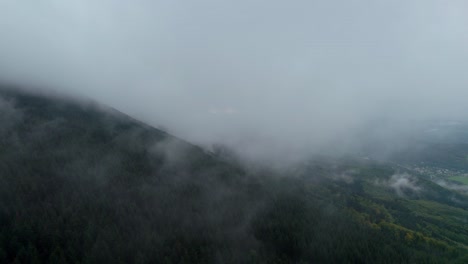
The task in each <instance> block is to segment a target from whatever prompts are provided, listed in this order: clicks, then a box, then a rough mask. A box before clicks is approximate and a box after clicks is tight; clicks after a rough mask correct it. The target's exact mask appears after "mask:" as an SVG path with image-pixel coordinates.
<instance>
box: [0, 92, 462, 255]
mask: <svg viewBox="0 0 468 264" xmlns="http://www.w3.org/2000/svg"><path fill="white" fill-rule="evenodd" d="M0 94H1V97H2V99H1V101H0V102H1V104H0V110H1V113H0V115H1V116H2V117H5V118H2V122H3V121H4V120H5V121H6V123H5V124H9V125H8V126H6V125H5V126H2V129H4V131H2V134H3V136H2V138H1V140H0V146H1V148H0V161H1V162H0V181H1V184H0V197H1V199H0V223H1V224H0V261H1V262H4V263H110V262H112V263H155V262H157V263H300V262H304V263H330V262H332V263H347V262H349V263H355V262H361V263H362V262H364V263H395V262H398V263H414V262H428V263H429V262H434V263H440V262H447V261H448V260H450V261H460V263H463V260H466V256H467V255H466V250H465V249H464V248H463V247H460V244H459V243H466V241H467V237H468V234H466V232H465V231H463V229H459V228H462V227H463V226H464V222H463V219H465V220H466V218H467V214H466V209H467V208H466V205H467V204H468V203H467V202H468V199H467V197H466V196H462V195H461V194H457V193H455V192H450V191H448V190H446V191H441V190H440V189H437V193H436V194H434V193H432V192H434V190H435V189H434V188H441V187H437V185H435V184H433V185H431V184H430V183H426V182H424V181H422V182H421V180H419V181H418V182H417V184H418V187H417V188H419V191H418V192H417V193H414V194H413V193H410V196H408V197H407V198H410V199H415V200H405V199H403V200H401V199H400V198H398V197H399V196H398V195H396V194H395V188H396V187H395V184H396V183H398V188H399V189H397V190H400V188H403V187H402V184H405V183H406V184H408V182H404V183H402V182H400V180H399V179H406V178H407V177H406V176H405V177H406V178H405V177H399V178H398V179H396V178H395V176H393V177H392V175H395V173H396V171H395V169H394V168H391V167H385V166H384V165H372V162H371V163H369V164H367V163H366V162H364V163H363V161H352V160H351V161H347V162H346V161H339V162H337V163H336V162H330V161H326V160H323V161H319V162H315V163H310V164H308V165H303V166H299V167H295V168H291V169H288V170H283V171H282V172H281V173H279V171H275V170H268V169H263V170H262V169H259V168H257V169H254V170H251V169H248V168H246V167H244V166H243V165H242V163H241V162H239V161H235V159H233V157H232V156H233V155H234V154H229V151H228V150H224V151H223V150H222V147H218V148H217V150H216V148H215V151H208V150H205V149H202V148H200V147H197V146H194V145H191V144H189V143H187V142H184V141H183V140H180V139H178V138H175V137H173V136H171V135H169V134H167V133H165V132H163V131H160V130H157V129H154V128H152V127H150V126H147V125H145V124H143V123H141V122H139V121H136V120H134V119H132V118H130V117H128V116H126V115H123V114H121V113H118V112H116V111H114V110H112V109H106V108H104V107H100V106H98V105H96V104H94V103H76V102H74V101H73V100H70V99H58V98H50V97H47V96H38V95H32V94H29V93H27V92H21V91H17V90H13V89H2V90H1V92H0ZM6 117H8V118H6ZM8 120H10V121H8ZM402 175H405V174H402ZM368 177H370V178H368ZM376 177H377V178H379V179H381V180H380V181H381V182H387V183H388V184H383V185H382V184H380V185H379V184H376V182H375V178H376ZM369 186H373V187H372V189H369V190H371V192H370V193H369V190H368V188H369ZM374 188H377V189H374ZM413 189H414V188H413ZM401 190H403V191H404V189H401ZM373 191H376V192H377V193H379V195H378V196H375V195H374V194H372V192H373ZM444 192H445V193H444ZM382 195H385V196H387V197H386V198H384V197H382ZM451 198H456V199H458V201H459V202H458V203H457V202H453V201H452V200H453V199H452V200H451ZM421 199H422V200H421ZM419 200H421V201H423V200H424V201H427V202H428V203H433V205H434V206H436V205H437V206H446V207H447V208H448V209H446V210H454V211H456V212H458V213H459V217H461V219H458V220H457V219H453V220H450V221H453V222H447V223H445V224H446V225H448V226H449V227H450V228H449V229H447V230H445V231H443V230H439V231H435V233H433V232H434V231H433V229H431V228H436V227H437V226H438V225H439V224H440V223H439V222H434V221H436V220H435V218H432V215H431V214H430V213H429V214H428V215H425V216H424V214H427V213H426V212H424V211H421V210H422V209H417V211H418V212H421V215H418V214H419V213H418V214H413V213H412V212H411V210H414V209H410V208H413V206H419ZM415 217H416V218H415ZM421 217H422V218H421ZM412 219H413V220H412ZM415 219H418V221H420V222H421V223H426V225H427V227H424V228H422V227H417V226H414V220H415ZM465 230H466V229H465Z"/></svg>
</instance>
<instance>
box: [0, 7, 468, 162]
mask: <svg viewBox="0 0 468 264" xmlns="http://www.w3.org/2000/svg"><path fill="white" fill-rule="evenodd" d="M0 34H1V36H2V37H1V41H0V58H1V60H0V78H1V79H3V80H6V81H12V82H18V83H23V84H34V85H37V86H45V87H49V88H52V89H59V90H62V91H64V92H67V93H72V94H80V95H86V96H88V97H91V98H93V99H95V100H97V101H100V102H103V103H106V104H108V105H110V106H112V107H115V108H117V109H119V110H121V111H123V112H126V113H128V114H130V115H133V116H135V117H137V118H139V119H142V120H143V121H145V122H148V123H150V124H151V125H154V126H164V127H166V128H167V129H168V130H169V132H172V133H174V134H176V135H178V136H180V137H183V138H186V139H188V140H190V141H192V142H195V143H199V144H211V143H215V142H222V143H224V144H228V145H233V146H237V147H238V148H239V150H240V151H241V152H246V153H251V154H255V155H256V154H265V153H268V154H272V153H280V152H284V151H286V150H290V151H291V153H303V152H307V151H310V150H312V149H319V148H324V147H329V146H334V147H337V145H338V146H343V147H345V146H348V145H353V144H354V143H355V140H356V138H357V137H359V135H361V134H362V131H363V130H366V129H367V128H368V126H370V125H372V124H373V122H375V121H376V120H386V121H385V122H386V123H385V124H386V125H385V127H388V128H389V130H385V134H392V136H391V137H392V138H393V137H395V138H398V137H399V136H398V135H400V134H401V135H403V134H405V133H406V132H407V131H411V130H412V129H413V128H414V126H415V125H416V124H417V122H415V121H418V120H429V119H450V120H452V119H463V118H466V113H467V111H466V110H468V109H466V108H467V107H466V98H467V97H468V89H467V87H468V86H467V85H468V74H466V70H467V69H468V3H467V2H466V1H462V0H454V1H450V2H447V1H437V0H425V1H423V0H412V1H403V0H398V1H369V0H368V1H363V0H361V1H358V0H356V1H295V2H293V3H292V2H285V1H264V0H254V1H243V0H241V1H210V0H202V1H196V2H190V1H182V2H181V1H149V0H135V1H110V0H101V1H92V0H82V1H60V0H44V1H32V0H23V1H13V0H3V1H0ZM330 144H331V145H330Z"/></svg>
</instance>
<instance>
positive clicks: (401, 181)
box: [375, 173, 422, 197]
mask: <svg viewBox="0 0 468 264" xmlns="http://www.w3.org/2000/svg"><path fill="white" fill-rule="evenodd" d="M375 184H376V185H380V186H385V187H388V188H390V189H392V190H393V191H394V192H395V193H396V194H397V195H398V196H401V197H405V196H407V195H409V194H413V193H418V192H420V191H421V190H422V188H421V187H420V186H418V180H417V178H416V177H414V176H412V175H410V174H407V173H401V174H400V173H397V174H393V175H392V176H391V177H390V178H389V179H388V180H384V181H382V180H380V181H376V182H375Z"/></svg>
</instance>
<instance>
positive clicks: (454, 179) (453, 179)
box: [449, 176, 468, 185]
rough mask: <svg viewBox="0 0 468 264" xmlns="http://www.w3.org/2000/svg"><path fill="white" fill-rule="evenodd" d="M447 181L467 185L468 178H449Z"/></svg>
mask: <svg viewBox="0 0 468 264" xmlns="http://www.w3.org/2000/svg"><path fill="white" fill-rule="evenodd" d="M449 179H450V180H452V181H456V182H459V183H463V184H465V185H468V176H454V177H450V178H449Z"/></svg>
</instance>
